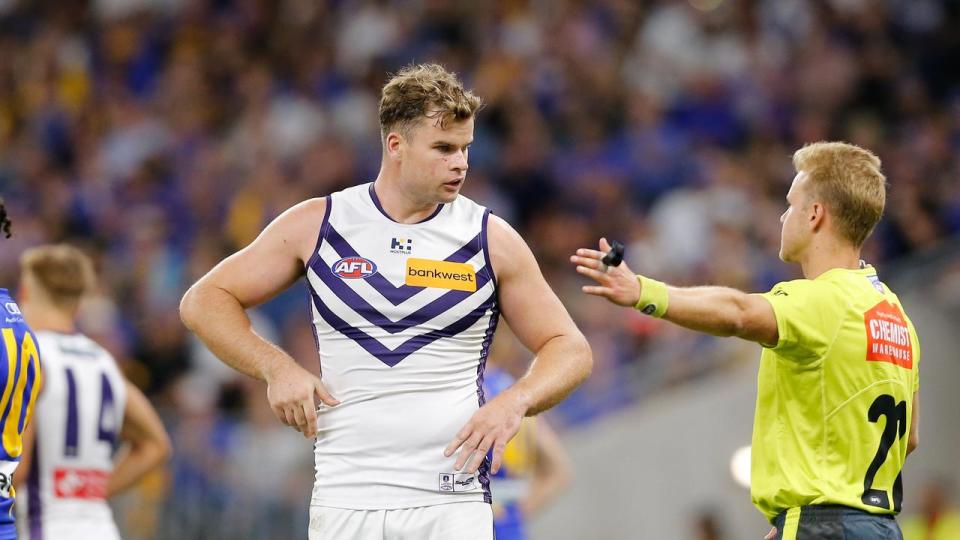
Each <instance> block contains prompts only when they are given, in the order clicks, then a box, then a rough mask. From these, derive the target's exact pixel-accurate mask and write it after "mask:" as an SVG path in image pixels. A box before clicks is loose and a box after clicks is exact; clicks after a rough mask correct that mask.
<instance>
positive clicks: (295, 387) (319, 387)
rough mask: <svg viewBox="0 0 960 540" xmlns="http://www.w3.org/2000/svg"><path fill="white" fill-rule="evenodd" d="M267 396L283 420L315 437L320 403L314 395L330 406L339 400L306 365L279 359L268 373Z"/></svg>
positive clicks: (301, 431) (284, 422)
mask: <svg viewBox="0 0 960 540" xmlns="http://www.w3.org/2000/svg"><path fill="white" fill-rule="evenodd" d="M266 379H267V400H268V401H270V408H271V409H273V414H275V415H277V419H278V420H280V422H281V423H282V424H285V425H288V426H290V427H292V428H294V429H296V430H297V431H299V432H300V433H303V436H304V437H306V438H308V439H312V438H314V437H316V436H317V406H316V402H315V401H314V399H313V398H314V395H316V396H317V397H319V398H320V401H322V402H323V403H324V404H326V405H329V406H331V407H333V406H335V405H338V404H339V403H340V402H339V401H337V400H336V399H334V397H333V396H331V395H330V392H327V389H326V388H325V387H324V386H323V383H322V382H320V379H319V378H317V377H316V376H315V375H314V374H313V373H310V372H309V371H307V370H305V369H303V368H302V367H300V366H299V365H297V364H296V363H295V362H291V361H284V362H281V363H278V364H277V365H276V366H275V367H274V369H273V370H271V371H270V373H268V374H267V377H266Z"/></svg>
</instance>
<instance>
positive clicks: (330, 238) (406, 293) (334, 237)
mask: <svg viewBox="0 0 960 540" xmlns="http://www.w3.org/2000/svg"><path fill="white" fill-rule="evenodd" d="M482 234H483V233H479V234H477V236H475V237H473V238H472V239H471V240H470V241H469V242H467V243H466V244H464V245H463V246H461V247H460V249H458V250H457V251H455V252H453V253H452V254H451V255H450V256H449V257H447V258H446V259H444V260H445V261H448V262H459V263H462V262H467V261H469V260H470V259H472V258H473V256H474V255H476V254H477V253H479V252H480V248H481V242H482V241H483V239H482ZM326 240H327V242H329V243H330V245H331V246H332V247H333V249H335V250H337V253H339V254H340V256H341V257H362V255H360V254H359V253H357V251H356V250H355V249H353V246H351V245H350V243H349V242H347V241H346V240H344V238H343V236H341V235H340V233H338V232H337V230H336V229H334V228H333V226H332V225H329V224H328V225H327V231H326ZM318 258H319V257H313V258H312V259H311V263H312V264H311V266H315V261H316V259H318ZM367 283H369V284H370V285H371V286H373V288H374V289H375V290H376V291H377V292H379V293H380V294H381V295H383V297H384V298H386V299H387V300H388V301H389V302H390V303H391V304H393V305H395V306H399V305H400V304H402V303H403V302H405V301H407V300H409V299H410V298H412V297H413V295H415V294H417V293H418V292H420V291H422V290H423V287H413V286H411V285H406V284H404V285H400V286H399V287H396V286H394V284H393V283H390V281H389V280H387V278H385V277H383V275H381V274H374V275H372V276H370V277H368V278H367Z"/></svg>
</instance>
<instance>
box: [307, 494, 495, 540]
mask: <svg viewBox="0 0 960 540" xmlns="http://www.w3.org/2000/svg"><path fill="white" fill-rule="evenodd" d="M308 537H309V540H449V539H456V540H493V510H492V509H491V507H490V505H489V504H487V503H485V502H456V503H449V504H438V505H434V506H421V507H419V508H399V509H397V510H347V509H344V508H331V507H329V506H311V507H310V529H309V535H308Z"/></svg>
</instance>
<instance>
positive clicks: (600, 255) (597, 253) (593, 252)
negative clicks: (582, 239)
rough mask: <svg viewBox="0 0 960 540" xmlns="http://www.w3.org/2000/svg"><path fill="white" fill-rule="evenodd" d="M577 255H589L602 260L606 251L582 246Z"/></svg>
mask: <svg viewBox="0 0 960 540" xmlns="http://www.w3.org/2000/svg"><path fill="white" fill-rule="evenodd" d="M577 255H579V256H581V257H589V258H591V259H596V260H598V261H599V260H600V259H602V258H603V255H604V253H603V252H602V251H597V250H595V249H587V248H580V249H578V250H577Z"/></svg>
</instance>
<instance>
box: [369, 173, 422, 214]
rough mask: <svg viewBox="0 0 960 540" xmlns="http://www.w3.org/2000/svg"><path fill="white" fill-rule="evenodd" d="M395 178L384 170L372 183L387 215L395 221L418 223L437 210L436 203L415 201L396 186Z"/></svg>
mask: <svg viewBox="0 0 960 540" xmlns="http://www.w3.org/2000/svg"><path fill="white" fill-rule="evenodd" d="M397 184H398V182H397V179H396V178H391V176H390V175H389V174H387V173H385V171H380V175H379V176H377V179H376V180H375V181H374V183H373V189H374V191H375V192H376V194H377V199H379V200H380V207H381V208H382V209H383V211H384V213H386V214H387V216H388V217H389V218H390V219H392V220H394V221H396V222H397V223H420V222H421V221H423V220H425V219H427V218H428V217H430V216H431V215H433V213H434V212H435V211H436V210H437V203H435V202H433V203H431V202H423V201H415V200H413V199H412V198H410V197H408V196H406V194H405V193H404V192H403V191H402V190H401V189H400V188H399V187H398V186H397Z"/></svg>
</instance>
